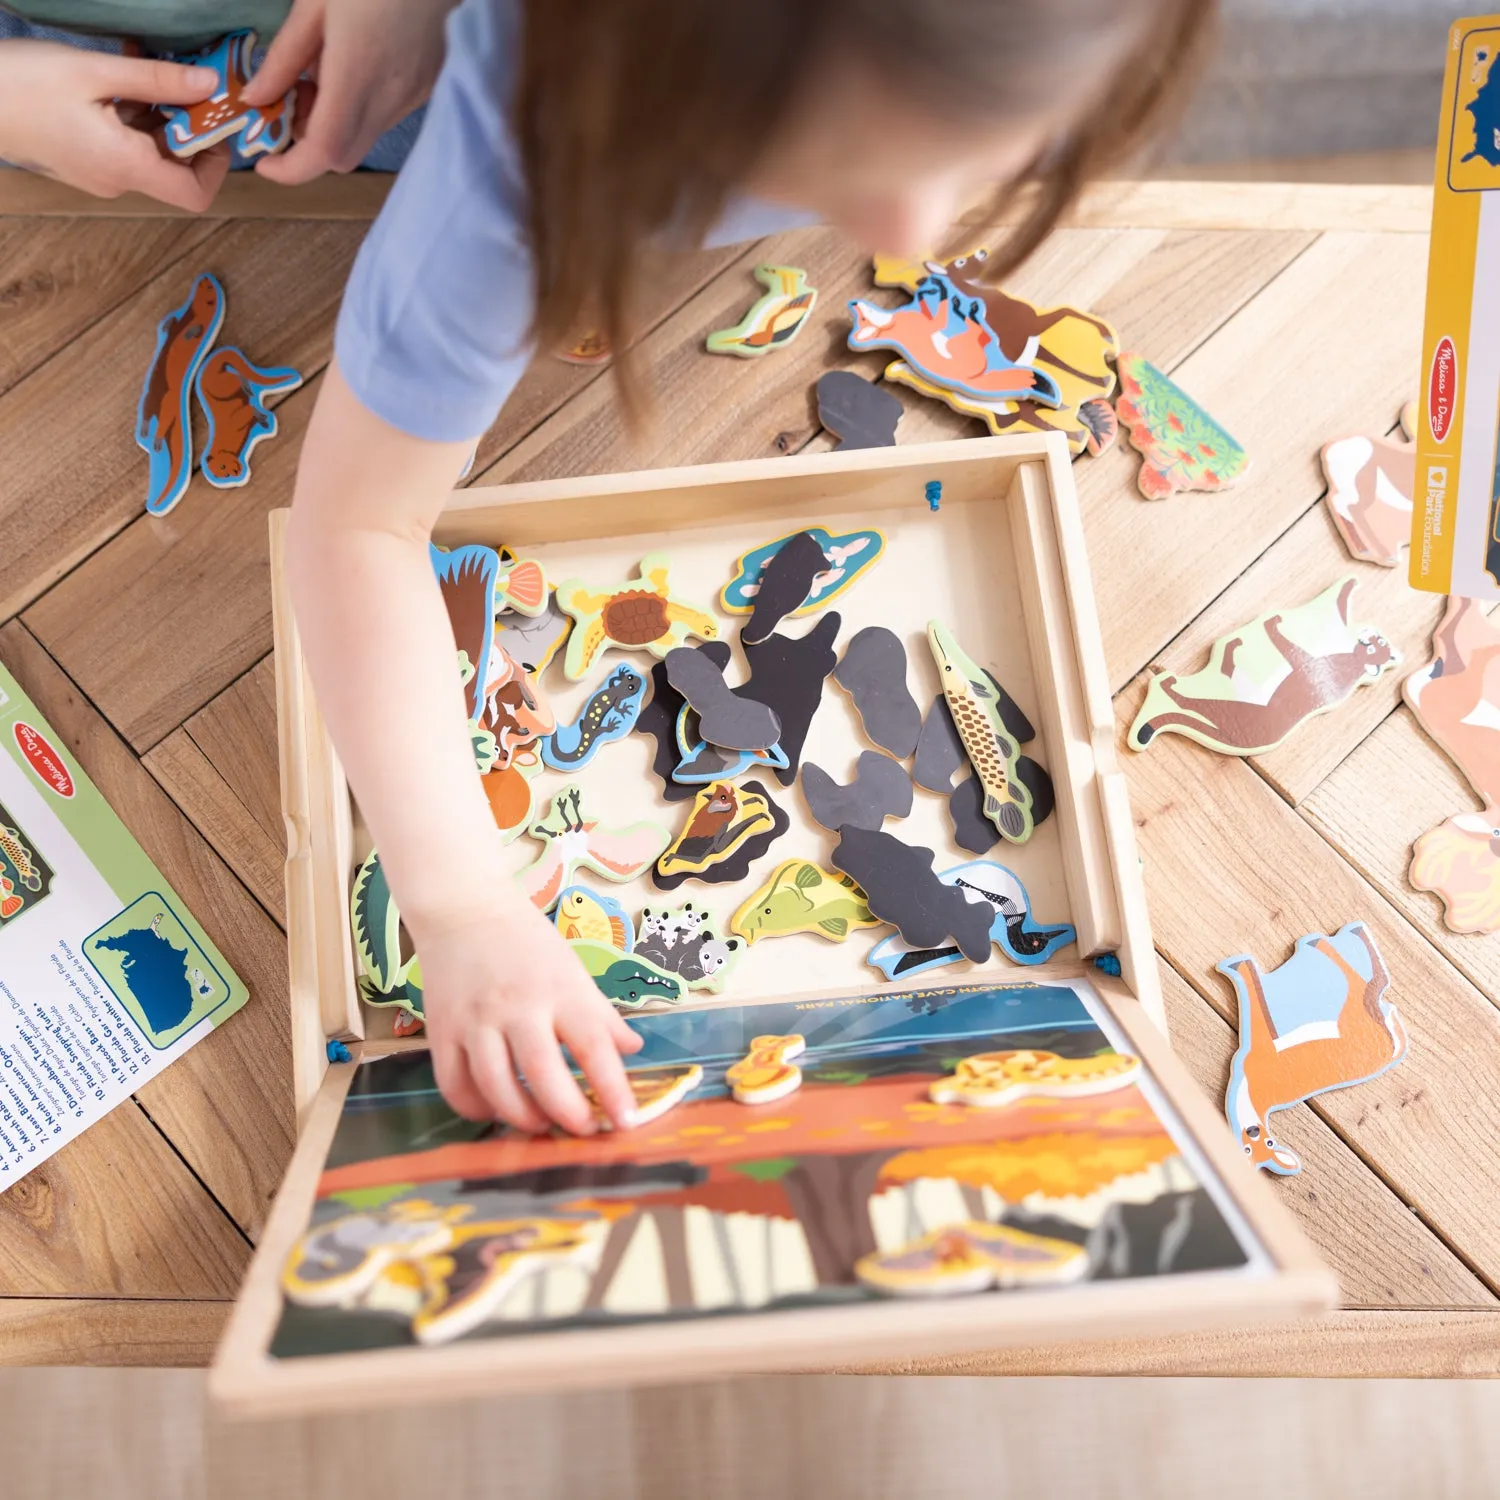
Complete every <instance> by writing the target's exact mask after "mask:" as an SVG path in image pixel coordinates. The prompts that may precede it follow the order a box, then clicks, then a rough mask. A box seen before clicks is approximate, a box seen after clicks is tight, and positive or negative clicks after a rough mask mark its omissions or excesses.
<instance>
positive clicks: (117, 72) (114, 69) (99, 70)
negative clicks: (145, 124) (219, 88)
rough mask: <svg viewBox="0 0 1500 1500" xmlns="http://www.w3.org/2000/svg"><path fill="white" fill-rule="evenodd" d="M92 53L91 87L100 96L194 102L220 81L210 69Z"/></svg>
mask: <svg viewBox="0 0 1500 1500" xmlns="http://www.w3.org/2000/svg"><path fill="white" fill-rule="evenodd" d="M91 56H92V58H93V62H92V68H93V72H92V75H91V76H92V77H93V79H94V84H93V86H94V87H95V88H97V89H98V91H99V97H100V98H101V99H111V98H114V99H131V100H134V101H136V102H137V103H140V104H197V103H199V102H200V101H202V100H204V99H207V98H208V96H209V95H210V94H211V93H213V91H214V86H215V84H217V83H218V81H219V77H218V74H217V73H215V72H214V70H213V69H212V68H193V67H189V66H188V65H187V64H186V63H174V62H163V61H162V60H161V59H160V58H154V57H111V56H110V55H109V54H108V53H103V52H101V53H97V54H91Z"/></svg>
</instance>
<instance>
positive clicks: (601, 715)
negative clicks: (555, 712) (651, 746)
mask: <svg viewBox="0 0 1500 1500" xmlns="http://www.w3.org/2000/svg"><path fill="white" fill-rule="evenodd" d="M649 685H650V678H649V677H648V676H647V675H646V673H645V672H643V671H641V670H640V669H639V668H637V667H633V666H629V665H622V666H618V667H616V668H615V669H614V670H613V671H612V672H611V673H610V674H609V676H607V677H606V678H605V679H604V681H603V682H602V683H600V685H599V686H598V687H597V688H595V689H594V691H593V692H592V693H590V694H589V697H588V700H587V702H585V703H584V705H583V710H582V712H581V713H580V714H579V715H578V717H577V718H576V719H575V720H574V721H573V722H572V723H571V724H565V725H559V726H558V727H557V728H556V729H554V730H553V731H552V733H551V734H549V735H548V736H547V737H546V738H545V739H543V740H542V741H541V756H542V760H543V762H544V763H545V764H546V765H547V766H548V768H549V769H551V770H553V771H576V770H580V769H582V768H583V767H584V766H586V765H588V763H589V762H590V761H591V760H593V758H594V756H595V755H597V754H598V753H599V751H600V750H601V749H602V748H603V747H604V746H605V745H609V744H613V743H614V742H615V741H616V740H622V739H624V738H625V736H626V735H627V734H629V733H630V731H631V730H632V729H634V728H635V724H636V720H637V719H638V718H639V716H640V712H641V705H642V703H643V702H644V701H645V698H646V689H647V687H648V686H649Z"/></svg>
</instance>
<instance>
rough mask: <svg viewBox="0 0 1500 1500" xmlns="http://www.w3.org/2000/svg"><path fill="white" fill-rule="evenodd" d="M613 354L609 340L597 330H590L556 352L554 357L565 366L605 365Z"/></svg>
mask: <svg viewBox="0 0 1500 1500" xmlns="http://www.w3.org/2000/svg"><path fill="white" fill-rule="evenodd" d="M613 353H614V351H613V350H612V349H611V348H610V347H609V340H608V339H607V338H606V337H605V336H604V335H603V334H602V333H600V332H599V331H598V329H596V328H590V329H587V330H586V331H585V332H583V333H581V334H579V335H578V337H577V338H576V339H574V340H573V342H572V343H571V344H568V345H567V346H566V347H564V348H562V349H559V350H557V352H556V356H555V357H556V358H558V359H560V360H562V362H563V363H564V364H567V365H607V364H608V363H609V361H610V356H611V355H612V354H613Z"/></svg>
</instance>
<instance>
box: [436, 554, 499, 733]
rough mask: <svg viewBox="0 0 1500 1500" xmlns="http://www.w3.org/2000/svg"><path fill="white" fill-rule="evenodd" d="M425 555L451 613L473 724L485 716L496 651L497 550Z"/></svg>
mask: <svg viewBox="0 0 1500 1500" xmlns="http://www.w3.org/2000/svg"><path fill="white" fill-rule="evenodd" d="M427 555H428V557H429V558H430V559H431V561H432V571H433V573H434V574H435V575H436V577H437V581H438V589H439V591H440V592H441V594H442V596H443V607H444V608H445V609H446V610H447V611H448V624H449V625H450V626H451V627H452V629H453V641H454V644H455V645H456V646H457V648H458V675H459V679H460V680H461V681H462V683H463V685H464V706H465V707H466V708H467V710H468V714H469V722H470V723H478V722H479V720H480V719H481V717H483V715H484V703H485V695H486V691H487V689H488V687H489V683H490V657H491V654H492V648H493V645H494V636H495V631H494V626H495V584H496V581H497V579H498V578H499V574H500V556H499V554H498V553H497V552H496V551H495V549H494V548H493V547H481V546H478V545H474V544H470V545H468V546H464V547H455V548H453V549H452V551H445V550H444V549H443V548H441V547H438V546H436V545H435V544H433V543H430V542H429V543H428V547H427Z"/></svg>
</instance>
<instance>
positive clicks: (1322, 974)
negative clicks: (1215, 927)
mask: <svg viewBox="0 0 1500 1500" xmlns="http://www.w3.org/2000/svg"><path fill="white" fill-rule="evenodd" d="M1218 968H1219V972H1220V973H1221V974H1225V975H1227V976H1228V977H1229V980H1230V982H1231V983H1232V984H1233V985H1234V992H1235V995H1236V997H1237V998H1238V1000H1239V1006H1240V1046H1239V1051H1237V1052H1236V1053H1235V1054H1234V1061H1233V1062H1232V1063H1230V1065H1229V1091H1228V1093H1227V1095H1226V1096H1225V1100H1224V1108H1225V1112H1226V1113H1227V1114H1228V1116H1229V1123H1230V1125H1231V1126H1233V1127H1234V1129H1235V1131H1236V1132H1237V1133H1238V1134H1239V1137H1240V1144H1241V1145H1242V1146H1243V1148H1244V1151H1245V1155H1246V1157H1248V1158H1249V1161H1250V1163H1251V1165H1252V1166H1256V1167H1265V1168H1266V1169H1267V1171H1271V1172H1275V1173H1277V1174H1278V1175H1279V1176H1282V1177H1288V1176H1291V1175H1293V1174H1294V1173H1297V1172H1300V1171H1301V1170H1302V1160H1301V1158H1300V1157H1299V1156H1298V1155H1297V1153H1296V1152H1295V1151H1293V1150H1292V1149H1291V1148H1290V1147H1289V1146H1287V1145H1286V1144H1285V1143H1284V1142H1281V1141H1278V1140H1277V1139H1276V1137H1275V1135H1274V1133H1273V1131H1272V1128H1271V1122H1270V1117H1271V1115H1272V1113H1273V1112H1274V1111H1276V1110H1278V1109H1289V1108H1290V1107H1291V1106H1292V1105H1294V1104H1300V1103H1301V1102H1302V1101H1303V1100H1304V1099H1310V1098H1312V1096H1313V1095H1314V1094H1324V1093H1327V1092H1328V1090H1329V1089H1342V1088H1348V1087H1349V1085H1350V1084H1354V1083H1367V1082H1368V1081H1369V1080H1370V1079H1372V1078H1374V1077H1376V1076H1377V1075H1379V1074H1381V1073H1383V1072H1385V1070H1386V1069H1387V1068H1389V1067H1393V1066H1394V1065H1395V1064H1396V1063H1398V1062H1400V1061H1401V1059H1402V1058H1403V1057H1405V1056H1406V1028H1405V1027H1404V1026H1403V1025H1402V1024H1401V1017H1400V1016H1399V1015H1398V1014H1397V1013H1396V1007H1395V1006H1394V1005H1393V1004H1392V1003H1391V1002H1390V1001H1388V1000H1387V999H1386V998H1385V992H1386V990H1387V989H1388V988H1389V987H1390V982H1391V978H1390V973H1389V971H1388V970H1387V969H1386V966H1385V960H1384V959H1382V958H1381V956H1380V950H1379V949H1378V948H1377V947H1376V946H1375V939H1374V937H1373V936H1372V935H1371V933H1370V930H1369V928H1367V927H1366V926H1365V924H1364V923H1363V922H1350V923H1349V925H1348V926H1347V927H1342V928H1340V929H1339V931H1338V932H1336V933H1334V934H1333V936H1332V937H1324V936H1323V934H1322V933H1313V934H1312V935H1311V936H1309V937H1305V938H1300V939H1299V940H1298V942H1297V946H1296V949H1295V950H1294V951H1293V953H1292V956H1291V957H1290V958H1289V959H1288V960H1287V961H1286V962H1285V963H1284V964H1282V965H1281V967H1280V968H1279V969H1272V970H1271V972H1270V973H1269V974H1266V973H1263V972H1262V971H1261V967H1260V965H1259V964H1258V963H1256V961H1255V960H1254V959H1253V958H1252V957H1250V955H1249V954H1241V955H1240V956H1239V957H1238V958H1226V959H1225V960H1224V962H1223V963H1221V964H1220V965H1219V966H1218Z"/></svg>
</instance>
